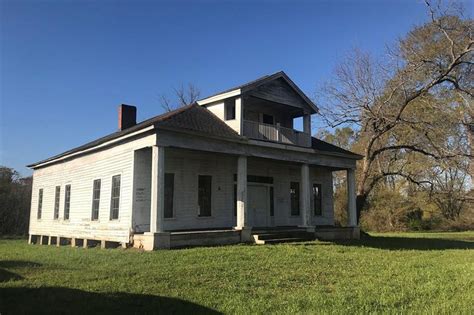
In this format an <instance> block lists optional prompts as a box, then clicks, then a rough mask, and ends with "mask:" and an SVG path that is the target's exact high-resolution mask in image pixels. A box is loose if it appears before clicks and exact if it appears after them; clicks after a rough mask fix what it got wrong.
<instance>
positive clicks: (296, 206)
mask: <svg viewBox="0 0 474 315" xmlns="http://www.w3.org/2000/svg"><path fill="white" fill-rule="evenodd" d="M290 199H291V215H300V183H298V182H291V183H290Z"/></svg>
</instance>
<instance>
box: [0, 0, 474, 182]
mask: <svg viewBox="0 0 474 315" xmlns="http://www.w3.org/2000/svg"><path fill="white" fill-rule="evenodd" d="M470 9H472V7H471V8H470ZM0 12H1V15H0V27H1V39H0V40H1V42H0V48H1V51H0V53H1V56H0V58H1V65H0V66H1V68H0V165H6V166H9V167H13V168H15V169H17V170H18V171H20V172H21V174H22V175H29V174H31V171H30V170H29V169H27V168H26V167H25V165H26V164H29V163H32V162H35V161H38V160H41V159H44V158H47V157H49V156H52V155H55V154H57V153H60V152H63V151H65V150H68V149H71V148H73V147H75V146H78V145H81V144H83V143H85V142H88V141H91V140H94V139H95V138H98V137H101V136H104V135H106V134H109V133H111V132H114V131H116V129H117V106H118V105H119V104H121V103H126V104H133V105H136V106H138V120H143V119H146V118H149V117H151V116H154V115H157V114H159V113H161V112H162V109H161V107H160V105H159V104H160V103H159V98H158V96H159V95H160V94H162V93H165V94H166V93H171V91H172V89H173V87H177V86H179V85H180V84H182V83H184V84H186V83H188V82H192V83H194V84H195V85H196V86H197V87H199V89H200V90H201V95H202V96H206V95H209V94H211V93H214V92H218V91H219V90H224V89H227V88H229V87H232V86H234V85H237V84H241V83H244V82H246V81H250V80H253V79H255V78H257V77H259V76H262V75H265V74H269V73H273V72H275V71H279V70H284V71H285V72H286V73H287V74H288V75H289V76H290V77H291V78H292V79H293V80H294V81H295V82H296V83H297V84H298V85H299V86H300V87H301V88H302V89H303V91H305V92H306V93H307V94H308V95H309V96H311V95H312V94H313V93H314V91H315V87H316V86H317V85H318V84H320V83H322V82H323V81H324V80H326V79H327V78H328V77H329V76H330V75H331V71H332V69H333V68H334V66H335V65H336V63H337V62H338V61H340V60H341V59H342V58H343V57H344V55H345V54H347V53H348V52H349V51H350V50H351V49H353V48H354V47H359V48H361V49H363V50H367V51H370V52H371V53H373V54H374V55H378V54H382V53H383V52H384V47H385V45H387V44H390V43H393V42H394V41H395V40H396V39H397V38H398V37H400V36H403V35H404V34H405V33H406V32H407V31H408V30H409V29H410V28H411V27H412V26H414V25H418V24H421V23H423V22H424V21H426V20H427V18H428V17H427V14H426V12H425V8H424V5H423V3H422V2H421V1H416V0H414V1H403V0H402V1H395V0H393V1H383V0H382V1H347V0H346V1H174V2H161V1H153V2H152V1H110V0H103V1H68V0H64V1H60V0H56V1H21V0H20V1H8V0H1V1H0Z"/></svg>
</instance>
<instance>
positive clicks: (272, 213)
mask: <svg viewBox="0 0 474 315" xmlns="http://www.w3.org/2000/svg"><path fill="white" fill-rule="evenodd" d="M268 196H269V198H270V217H274V216H275V188H273V185H272V186H268Z"/></svg>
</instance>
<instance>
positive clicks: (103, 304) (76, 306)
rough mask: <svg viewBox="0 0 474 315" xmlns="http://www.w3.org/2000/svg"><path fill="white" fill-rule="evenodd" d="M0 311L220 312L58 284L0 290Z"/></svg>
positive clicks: (176, 301) (179, 302) (157, 298)
mask: <svg viewBox="0 0 474 315" xmlns="http://www.w3.org/2000/svg"><path fill="white" fill-rule="evenodd" d="M0 310H1V312H2V314H31V313H35V314H37V313H44V314H46V313H50V314H51V313H52V314H57V313H59V314H96V313H100V314H112V313H115V314H116V313H118V314H141V313H147V314H150V313H153V314H155V313H160V314H183V313H192V314H220V313H219V312H217V311H215V310H213V309H210V308H207V307H204V306H201V305H198V304H195V303H192V302H188V301H184V300H180V299H176V298H169V297H161V296H154V295H144V294H128V293H111V294H106V293H94V292H87V291H82V290H77V289H69V288H61V287H42V288H4V289H0Z"/></svg>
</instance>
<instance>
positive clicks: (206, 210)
mask: <svg viewBox="0 0 474 315" xmlns="http://www.w3.org/2000/svg"><path fill="white" fill-rule="evenodd" d="M198 185H199V189H198V190H199V193H198V195H199V196H198V203H199V216H200V217H209V216H211V207H212V202H211V200H212V176H209V175H199V183H198Z"/></svg>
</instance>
